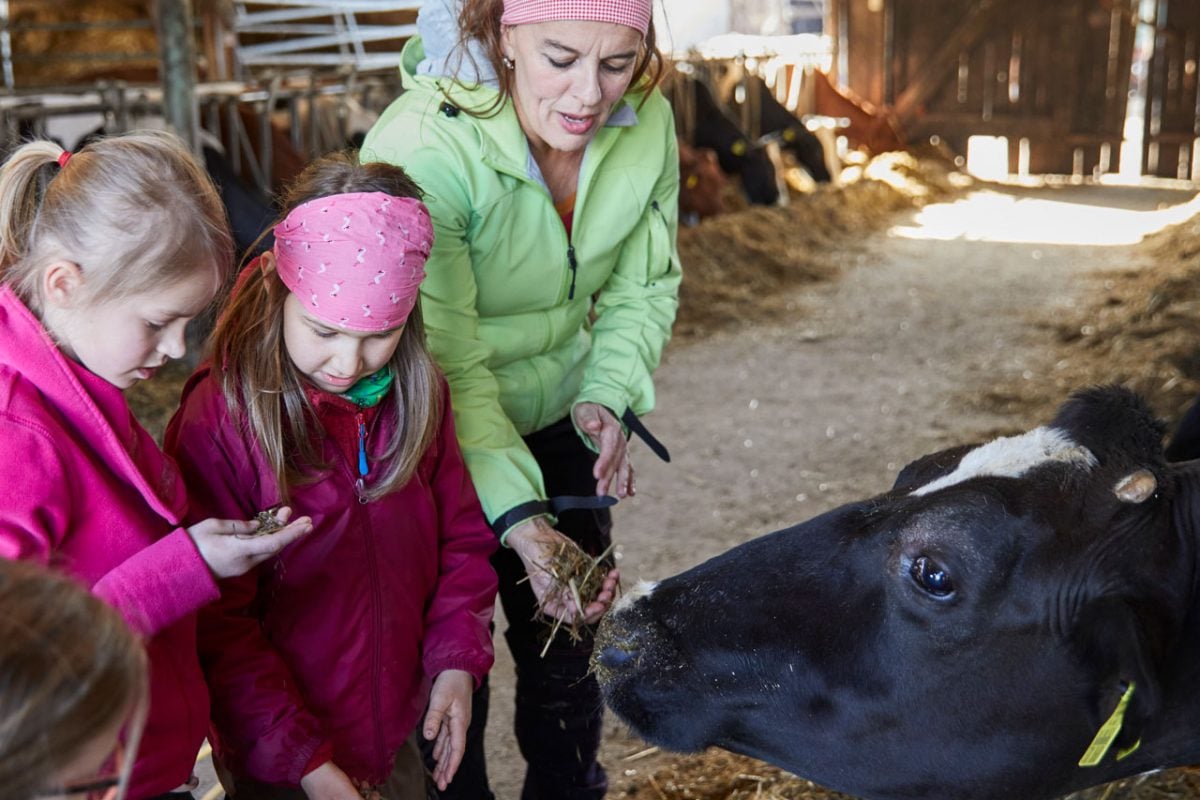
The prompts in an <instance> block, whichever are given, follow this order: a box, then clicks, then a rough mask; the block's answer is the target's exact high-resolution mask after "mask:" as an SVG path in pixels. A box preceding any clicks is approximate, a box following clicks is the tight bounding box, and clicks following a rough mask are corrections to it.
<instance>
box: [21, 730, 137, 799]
mask: <svg viewBox="0 0 1200 800" xmlns="http://www.w3.org/2000/svg"><path fill="white" fill-rule="evenodd" d="M124 756H125V749H124V747H122V746H121V744H120V743H118V744H117V746H116V749H114V750H113V754H112V756H111V757H110V758H109V760H108V761H107V762H106V767H107V771H106V772H105V773H101V774H100V775H98V776H96V777H94V778H89V779H88V780H85V781H81V782H79V783H69V784H66V785H64V786H55V787H53V788H50V789H46V790H44V791H41V792H38V793H37V795H36V796H37V797H47V798H50V797H53V798H64V799H65V798H86V800H115V798H116V796H117V787H119V786H120V784H121V764H122V762H123V760H124Z"/></svg>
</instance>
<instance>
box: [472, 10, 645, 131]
mask: <svg viewBox="0 0 1200 800" xmlns="http://www.w3.org/2000/svg"><path fill="white" fill-rule="evenodd" d="M503 14H504V0H463V4H462V10H461V11H460V12H459V15H458V30H459V40H458V47H457V53H458V57H459V59H460V60H461V59H464V58H465V59H472V60H473V56H472V55H471V51H470V49H469V48H468V47H467V44H468V43H469V42H470V41H471V40H476V41H478V42H479V43H480V45H482V47H483V52H484V55H485V56H486V57H487V60H488V64H489V65H490V66H491V68H492V70H493V71H494V72H495V73H496V79H497V80H498V81H499V82H500V95H499V97H498V98H497V99H496V102H495V104H494V105H492V106H488V107H487V108H486V109H463V110H464V111H466V112H467V113H472V114H489V113H495V111H497V110H499V109H500V107H501V106H503V105H504V104H505V103H506V102H507V101H508V99H509V98H510V97H512V88H513V78H512V71H511V70H509V69H507V68H506V67H505V66H504V49H503V46H502V44H501V41H500V31H501V25H500V17H501V16H502V15H503ZM476 66H478V65H476ZM665 69H666V64H665V61H664V60H663V56H662V53H660V52H659V50H658V45H657V43H656V39H655V33H654V19H653V18H651V20H650V25H649V27H648V28H647V29H646V35H645V36H644V37H642V45H641V49H640V51H639V53H638V60H637V62H636V63H635V64H634V66H633V77H632V78H631V79H630V81H629V88H630V89H631V90H633V91H637V92H642V93H644V96H643V98H642V101H643V102H645V97H646V96H649V94H650V90H651V89H653V88H654V87H655V86H658V84H659V83H660V82H661V81H662V78H663V74H664V72H665Z"/></svg>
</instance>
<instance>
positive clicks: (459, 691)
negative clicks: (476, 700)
mask: <svg viewBox="0 0 1200 800" xmlns="http://www.w3.org/2000/svg"><path fill="white" fill-rule="evenodd" d="M474 689H475V678H474V677H472V676H471V673H469V672H465V671H463V670H461V669H448V670H446V671H445V672H442V673H441V674H439V675H438V676H437V677H436V678H434V680H433V688H432V689H431V690H430V692H429V710H428V711H426V712H425V729H424V734H425V738H426V739H428V740H430V741H431V742H433V760H434V762H435V764H436V766H435V767H434V769H433V780H434V781H435V782H436V783H437V787H438V789H439V790H441V791H445V790H446V787H447V786H449V785H450V781H451V780H453V779H454V773H455V772H457V771H458V765H459V764H460V763H461V762H462V757H463V753H464V752H466V749H467V726H468V725H470V724H471V692H472V691H473V690H474Z"/></svg>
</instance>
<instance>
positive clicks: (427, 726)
mask: <svg viewBox="0 0 1200 800" xmlns="http://www.w3.org/2000/svg"><path fill="white" fill-rule="evenodd" d="M418 197H419V192H418V190H417V188H416V186H415V185H413V183H412V182H411V181H410V180H409V178H408V177H407V175H405V174H404V172H403V171H402V170H400V169H399V168H398V167H394V166H391V165H387V164H367V165H361V164H359V163H358V160H357V156H356V155H353V154H339V155H335V156H330V157H326V158H324V159H322V160H320V161H318V162H316V163H314V164H312V165H310V167H309V168H308V169H307V170H306V171H305V172H304V173H302V174H301V176H300V177H299V178H298V179H297V183H296V184H295V185H293V187H292V188H291V190H290V191H289V194H288V197H287V198H286V204H285V206H286V207H287V208H289V209H290V211H289V212H288V213H287V214H286V216H285V217H284V218H283V220H282V221H281V222H280V223H279V224H277V225H276V226H275V229H274V231H275V246H274V248H273V250H271V251H268V252H267V253H264V254H263V255H262V256H261V257H260V258H259V259H257V260H255V261H253V262H251V264H250V265H249V266H248V267H247V268H246V270H245V271H244V272H243V273H242V275H241V277H240V278H239V282H238V286H237V287H236V288H235V289H234V294H233V297H232V298H231V299H230V303H229V306H228V307H227V308H226V309H225V310H224V312H223V313H222V315H221V318H220V319H219V321H218V323H217V328H216V330H215V332H214V334H213V340H212V360H211V364H210V365H208V366H204V367H202V368H201V369H200V370H199V371H198V372H197V373H196V374H195V375H194V376H193V377H192V379H191V381H190V382H189V383H188V385H187V387H186V388H185V389H184V396H183V400H182V404H181V406H180V409H179V411H178V412H177V413H176V415H175V417H174V419H173V420H172V421H171V424H170V426H169V427H168V429H167V436H166V447H167V450H168V452H170V453H171V454H172V455H173V456H174V457H175V458H176V459H177V461H178V462H179V465H180V467H181V468H182V470H183V473H184V478H185V481H186V482H187V485H188V488H189V491H190V492H192V497H193V498H194V500H195V501H196V507H195V511H196V513H198V514H218V515H230V516H233V517H242V516H245V515H247V514H250V513H253V511H254V510H256V509H260V508H267V507H270V506H275V505H278V504H285V503H286V504H288V505H291V506H292V507H294V508H295V509H297V511H298V512H302V513H304V514H306V515H309V516H311V517H312V520H313V524H314V528H315V529H314V532H313V534H312V536H310V537H308V538H307V539H305V540H304V541H301V542H297V543H296V544H295V545H293V546H291V547H288V548H287V549H285V550H284V551H283V552H282V553H280V554H279V555H278V556H277V557H276V558H274V559H272V560H271V561H269V562H266V563H264V564H263V565H261V566H260V567H259V568H258V569H257V570H256V571H255V572H253V573H249V574H247V575H245V576H244V577H242V578H238V579H235V580H230V581H226V582H224V583H223V584H222V585H221V599H220V601H219V602H218V603H216V604H214V605H213V606H211V607H210V608H209V609H207V610H206V611H205V612H204V613H203V614H202V615H201V621H200V652H201V660H202V663H203V665H204V670H205V676H206V677H207V679H208V682H209V688H210V690H211V692H212V697H213V726H212V732H211V734H210V739H211V740H212V742H213V747H214V751H215V753H216V755H217V757H218V760H219V762H220V763H221V764H222V766H223V767H225V768H226V769H227V770H228V772H229V775H227V776H225V779H224V780H225V781H226V788H227V789H229V790H230V794H231V795H232V796H234V797H236V798H237V800H247V798H249V799H251V800H253V799H254V798H291V797H296V798H304V797H306V796H307V797H308V798H345V799H346V800H350V799H351V798H358V797H359V794H358V792H359V791H363V792H364V793H365V794H366V795H368V796H369V795H370V794H371V793H372V792H377V793H379V794H380V795H382V796H383V797H384V798H389V799H390V800H408V798H421V800H424V797H425V792H424V772H423V769H422V766H421V763H420V759H419V755H418V753H417V751H416V747H415V744H414V742H413V738H412V736H411V734H412V733H413V730H414V726H415V725H416V724H417V722H418V721H419V720H420V718H421V715H422V713H424V728H423V732H424V734H425V736H426V737H427V738H429V739H432V740H435V741H436V744H435V755H436V757H437V768H436V770H435V772H434V779H435V780H436V782H437V783H438V784H439V785H441V786H443V787H444V786H445V785H446V784H447V783H448V781H449V779H450V778H451V777H452V775H453V774H454V771H455V769H456V768H457V765H458V762H459V760H460V758H461V755H462V751H463V747H464V739H465V735H466V728H467V724H468V722H469V719H470V695H471V692H472V690H473V689H474V687H475V685H476V684H477V683H478V682H479V681H480V680H481V679H482V677H483V676H484V674H485V673H486V672H487V670H488V669H489V668H490V667H491V664H492V644H491V636H490V634H489V630H488V626H489V623H490V621H491V616H492V606H493V602H494V598H495V593H496V575H495V573H494V571H493V570H492V567H491V565H490V563H489V561H488V557H489V556H490V555H491V553H492V552H493V551H494V550H495V547H496V538H495V536H494V535H492V533H491V531H490V529H489V528H488V526H487V523H486V522H485V521H484V518H483V513H482V510H481V509H480V506H479V502H478V500H477V499H476V496H475V492H474V489H473V488H472V483H471V480H470V477H469V476H468V475H467V472H466V469H465V467H464V464H463V460H462V456H461V454H460V452H459V448H458V443H457V440H456V438H455V433H454V425H453V417H452V414H451V413H450V411H449V408H448V390H447V387H446V384H445V381H444V380H443V379H442V377H441V375H440V374H439V373H438V372H437V370H436V368H435V367H434V364H433V361H432V360H431V358H430V356H429V353H428V352H427V350H426V347H425V332H424V329H423V326H422V323H421V313H420V307H419V306H418V305H417V287H418V285H419V284H420V282H421V279H422V278H423V277H424V264H425V259H426V258H427V257H428V255H429V248H430V245H431V243H432V238H433V230H432V226H431V223H430V219H429V214H428V211H427V210H426V209H425V206H424V205H423V204H422V203H421V201H420V200H419V199H418ZM431 687H432V688H431ZM426 708H428V711H426Z"/></svg>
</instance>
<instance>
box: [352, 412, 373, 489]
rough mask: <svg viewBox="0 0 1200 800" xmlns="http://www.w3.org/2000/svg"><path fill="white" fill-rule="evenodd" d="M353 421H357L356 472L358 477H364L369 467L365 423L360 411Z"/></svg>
mask: <svg viewBox="0 0 1200 800" xmlns="http://www.w3.org/2000/svg"><path fill="white" fill-rule="evenodd" d="M354 421H355V422H357V423H358V474H359V476H360V478H365V477H367V472H368V471H369V469H370V468H369V467H368V465H367V424H366V422H364V421H363V415H362V412H361V411H360V412H358V414H356V415H355V417H354Z"/></svg>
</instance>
